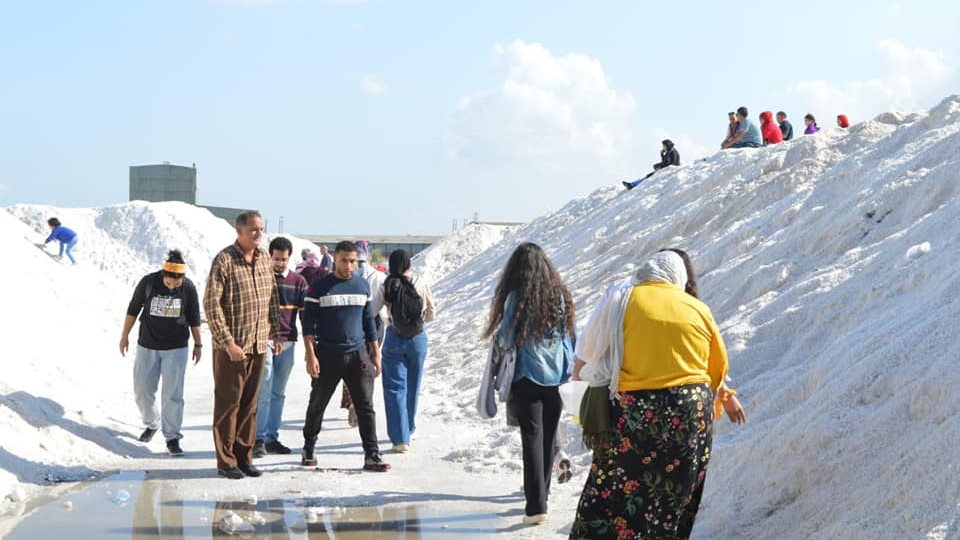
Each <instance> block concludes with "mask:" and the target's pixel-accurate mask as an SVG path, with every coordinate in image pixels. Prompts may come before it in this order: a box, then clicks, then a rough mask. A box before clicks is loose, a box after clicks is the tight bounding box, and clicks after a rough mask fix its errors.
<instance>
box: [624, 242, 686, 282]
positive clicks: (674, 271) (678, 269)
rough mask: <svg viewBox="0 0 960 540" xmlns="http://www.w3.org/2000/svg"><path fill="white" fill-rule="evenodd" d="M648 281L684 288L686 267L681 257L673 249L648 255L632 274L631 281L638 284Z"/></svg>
mask: <svg viewBox="0 0 960 540" xmlns="http://www.w3.org/2000/svg"><path fill="white" fill-rule="evenodd" d="M648 281H662V282H664V283H671V284H673V285H676V286H677V287H678V288H680V290H684V289H686V287H687V267H686V266H684V264H683V258H682V257H680V255H678V254H677V253H676V252H674V251H661V252H659V253H657V254H655V255H654V256H653V257H650V258H649V259H647V262H645V263H643V265H642V266H641V267H640V268H638V269H637V271H636V273H634V275H633V282H634V283H636V284H638V285H639V284H642V283H646V282H648Z"/></svg>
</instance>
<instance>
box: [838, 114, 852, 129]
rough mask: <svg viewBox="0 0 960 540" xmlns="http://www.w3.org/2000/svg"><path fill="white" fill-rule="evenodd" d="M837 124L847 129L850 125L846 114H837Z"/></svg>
mask: <svg viewBox="0 0 960 540" xmlns="http://www.w3.org/2000/svg"><path fill="white" fill-rule="evenodd" d="M837 125H838V126H840V127H842V128H843V129H847V128H848V127H850V119H849V118H847V115H845V114H838V115H837Z"/></svg>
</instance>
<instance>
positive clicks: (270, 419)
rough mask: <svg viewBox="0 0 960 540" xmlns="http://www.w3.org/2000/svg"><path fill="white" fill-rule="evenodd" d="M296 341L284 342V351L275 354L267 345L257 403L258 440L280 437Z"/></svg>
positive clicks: (270, 440) (277, 438)
mask: <svg viewBox="0 0 960 540" xmlns="http://www.w3.org/2000/svg"><path fill="white" fill-rule="evenodd" d="M295 345H296V342H294V341H288V342H286V343H284V344H283V352H282V353H280V354H279V355H277V356H274V355H273V349H272V348H271V347H267V357H266V363H265V364H264V365H263V379H261V380H260V396H259V399H258V403H257V440H262V441H265V442H274V441H277V440H279V438H280V422H281V421H282V420H281V418H282V416H283V402H284V401H285V400H286V398H287V396H286V394H285V392H286V390H287V381H289V380H290V370H291V369H293V349H294V346H295Z"/></svg>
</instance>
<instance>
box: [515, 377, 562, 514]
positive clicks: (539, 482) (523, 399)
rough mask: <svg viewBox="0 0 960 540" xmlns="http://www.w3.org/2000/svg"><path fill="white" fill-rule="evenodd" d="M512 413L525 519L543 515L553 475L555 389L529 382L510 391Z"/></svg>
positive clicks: (558, 401)
mask: <svg viewBox="0 0 960 540" xmlns="http://www.w3.org/2000/svg"><path fill="white" fill-rule="evenodd" d="M510 393H511V397H512V399H511V401H512V402H513V410H514V412H515V413H516V415H517V420H519V422H520V441H521V442H522V443H523V494H524V496H526V499H527V505H526V508H525V511H526V514H527V515H528V516H535V515H537V514H545V513H547V493H548V492H549V491H550V477H551V475H552V473H553V458H554V443H555V441H556V438H557V426H558V425H559V424H560V413H561V411H562V410H563V401H562V400H561V399H560V390H559V388H558V387H556V386H540V385H538V384H535V383H533V382H531V381H530V380H529V379H520V380H519V381H514V383H513V386H511V388H510Z"/></svg>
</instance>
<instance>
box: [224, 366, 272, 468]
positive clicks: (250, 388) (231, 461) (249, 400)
mask: <svg viewBox="0 0 960 540" xmlns="http://www.w3.org/2000/svg"><path fill="white" fill-rule="evenodd" d="M264 360H265V355H263V354H248V355H247V356H246V357H244V359H243V360H241V361H239V362H233V361H231V360H230V355H228V354H227V351H226V350H223V349H216V350H214V351H213V444H214V446H215V447H216V451H217V467H218V468H220V469H230V468H232V467H236V466H237V462H238V461H241V462H244V463H252V462H253V443H254V441H255V440H256V437H257V396H258V393H259V391H260V378H261V377H262V375H263V364H264Z"/></svg>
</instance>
